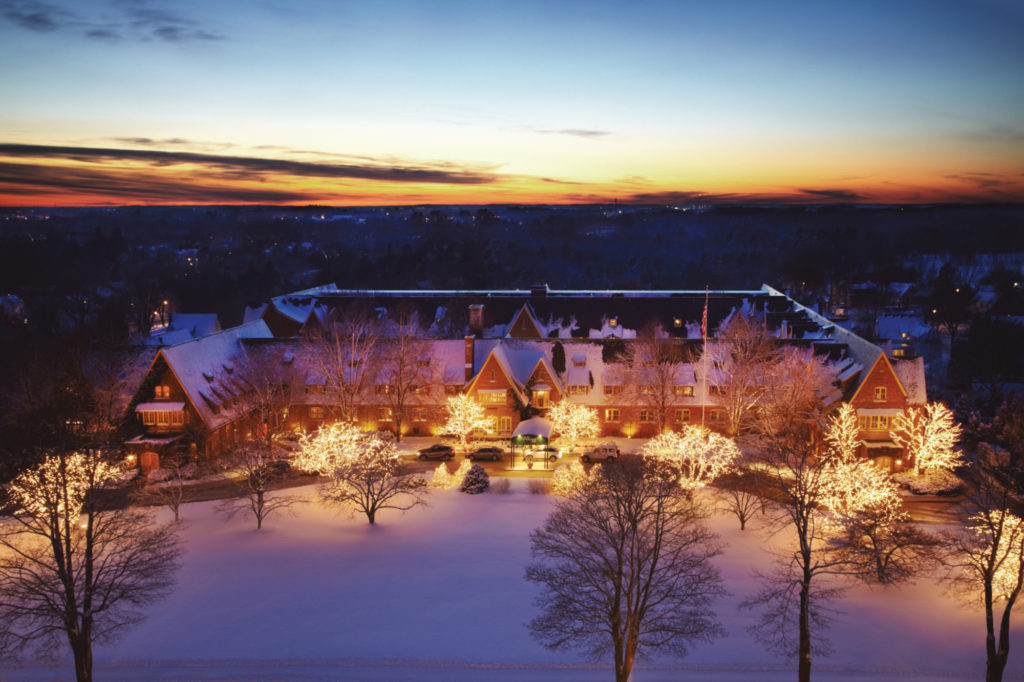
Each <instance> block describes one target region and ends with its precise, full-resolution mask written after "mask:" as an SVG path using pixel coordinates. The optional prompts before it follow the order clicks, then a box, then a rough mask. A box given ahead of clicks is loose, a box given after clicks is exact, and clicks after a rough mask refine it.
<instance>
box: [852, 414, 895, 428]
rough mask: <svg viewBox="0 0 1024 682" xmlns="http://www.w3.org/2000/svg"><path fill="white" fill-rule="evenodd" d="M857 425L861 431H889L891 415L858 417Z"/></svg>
mask: <svg viewBox="0 0 1024 682" xmlns="http://www.w3.org/2000/svg"><path fill="white" fill-rule="evenodd" d="M857 427H858V428H859V429H860V430H861V431H887V430H888V429H889V417H888V416H885V415H872V416H870V417H858V418H857Z"/></svg>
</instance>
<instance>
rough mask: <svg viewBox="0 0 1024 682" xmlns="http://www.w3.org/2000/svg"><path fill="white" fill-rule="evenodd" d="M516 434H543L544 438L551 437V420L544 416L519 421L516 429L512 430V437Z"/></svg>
mask: <svg viewBox="0 0 1024 682" xmlns="http://www.w3.org/2000/svg"><path fill="white" fill-rule="evenodd" d="M516 436H543V437H544V438H550V437H551V422H550V421H548V420H547V419H545V418H544V417H532V418H530V419H526V420H524V421H521V422H519V425H518V426H516V428H515V431H513V432H512V437H513V438H515V437H516Z"/></svg>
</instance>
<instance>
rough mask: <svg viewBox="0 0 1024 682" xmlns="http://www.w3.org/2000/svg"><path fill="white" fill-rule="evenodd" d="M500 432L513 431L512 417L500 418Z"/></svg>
mask: <svg viewBox="0 0 1024 682" xmlns="http://www.w3.org/2000/svg"><path fill="white" fill-rule="evenodd" d="M498 433H512V417H499V418H498Z"/></svg>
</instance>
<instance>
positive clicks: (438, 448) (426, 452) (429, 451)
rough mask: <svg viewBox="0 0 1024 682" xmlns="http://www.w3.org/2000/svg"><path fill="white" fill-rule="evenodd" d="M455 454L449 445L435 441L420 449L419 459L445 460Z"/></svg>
mask: <svg viewBox="0 0 1024 682" xmlns="http://www.w3.org/2000/svg"><path fill="white" fill-rule="evenodd" d="M454 456H455V450H453V449H452V446H450V445H442V444H441V443H435V444H434V445H431V446H430V447H429V448H423V449H422V450H420V459H443V460H445V461H446V462H447V461H448V460H449V459H451V458H452V457H454Z"/></svg>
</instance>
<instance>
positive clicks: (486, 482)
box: [459, 464, 491, 495]
mask: <svg viewBox="0 0 1024 682" xmlns="http://www.w3.org/2000/svg"><path fill="white" fill-rule="evenodd" d="M490 485H491V477H490V476H488V475H487V471H486V470H485V469H484V468H483V467H482V466H480V465H479V464H474V465H473V466H471V467H469V471H467V472H466V477H465V478H464V479H462V485H460V486H459V490H460V491H461V492H464V493H468V494H470V495H478V494H480V493H482V492H484V491H486V490H487V488H489V487H490Z"/></svg>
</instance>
